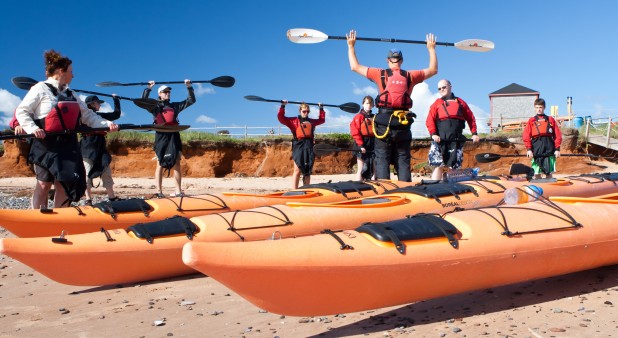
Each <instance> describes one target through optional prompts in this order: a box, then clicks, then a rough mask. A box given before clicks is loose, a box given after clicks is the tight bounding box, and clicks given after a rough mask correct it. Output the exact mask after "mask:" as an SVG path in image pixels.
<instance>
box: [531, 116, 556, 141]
mask: <svg viewBox="0 0 618 338" xmlns="http://www.w3.org/2000/svg"><path fill="white" fill-rule="evenodd" d="M542 116H543V117H539V115H536V116H535V117H534V118H532V119H530V121H528V123H532V126H531V127H532V128H530V130H531V132H532V133H531V134H532V135H531V137H532V138H536V137H541V136H554V126H553V125H552V123H551V122H550V121H549V117H548V116H547V115H542Z"/></svg>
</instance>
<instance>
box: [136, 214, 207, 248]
mask: <svg viewBox="0 0 618 338" xmlns="http://www.w3.org/2000/svg"><path fill="white" fill-rule="evenodd" d="M127 232H133V233H134V234H135V236H137V237H138V238H143V239H145V240H146V241H148V243H150V244H152V242H153V241H154V239H155V238H157V237H166V236H175V235H181V234H185V235H187V238H188V239H193V236H194V235H195V233H196V232H198V228H197V226H196V225H195V224H194V223H193V222H191V221H190V220H189V219H188V218H186V217H182V216H173V217H170V218H166V219H164V220H161V221H156V222H149V223H137V224H135V225H132V226H130V227H128V228H127Z"/></svg>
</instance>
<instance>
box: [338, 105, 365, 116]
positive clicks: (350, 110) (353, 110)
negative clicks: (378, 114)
mask: <svg viewBox="0 0 618 338" xmlns="http://www.w3.org/2000/svg"><path fill="white" fill-rule="evenodd" d="M339 109H341V110H343V111H344V112H347V113H352V114H356V113H358V112H359V111H360V105H359V104H358V103H354V102H348V103H344V104H342V105H340V106H339Z"/></svg>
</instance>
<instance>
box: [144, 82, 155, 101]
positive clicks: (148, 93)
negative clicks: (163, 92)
mask: <svg viewBox="0 0 618 338" xmlns="http://www.w3.org/2000/svg"><path fill="white" fill-rule="evenodd" d="M154 85H155V82H154V81H148V87H146V88H144V92H143V93H142V99H147V98H148V97H149V96H150V91H151V90H152V86H154Z"/></svg>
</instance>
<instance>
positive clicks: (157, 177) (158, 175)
mask: <svg viewBox="0 0 618 338" xmlns="http://www.w3.org/2000/svg"><path fill="white" fill-rule="evenodd" d="M162 175H163V167H161V165H160V164H159V162H158V161H157V168H156V169H155V184H156V185H157V192H159V193H163V190H162V187H161V185H162V183H163V176H162Z"/></svg>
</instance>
